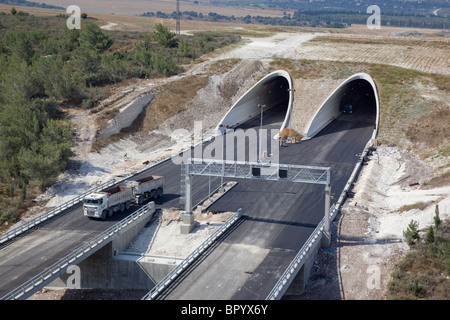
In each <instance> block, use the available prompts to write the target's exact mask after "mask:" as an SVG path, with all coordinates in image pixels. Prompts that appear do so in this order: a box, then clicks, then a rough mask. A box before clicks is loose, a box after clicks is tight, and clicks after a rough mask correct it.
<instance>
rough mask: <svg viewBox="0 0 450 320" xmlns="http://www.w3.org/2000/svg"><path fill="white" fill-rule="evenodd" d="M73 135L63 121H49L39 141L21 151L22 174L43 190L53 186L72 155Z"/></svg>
mask: <svg viewBox="0 0 450 320" xmlns="http://www.w3.org/2000/svg"><path fill="white" fill-rule="evenodd" d="M72 146H73V141H72V134H71V131H70V129H69V127H68V126H67V125H65V124H64V123H62V122H61V121H57V120H51V119H49V120H48V121H47V123H46V125H45V126H44V128H43V129H42V132H41V135H40V137H39V139H37V140H35V141H34V142H33V143H32V144H31V145H30V146H29V147H28V148H26V147H25V146H24V147H23V148H22V149H21V150H20V152H19V155H18V161H19V165H20V172H21V174H22V175H23V176H24V177H25V178H26V179H27V180H29V181H33V182H34V183H35V184H37V185H38V186H40V187H41V188H44V187H47V186H49V185H50V184H52V183H53V182H54V180H55V178H56V177H57V176H58V174H59V173H60V172H61V171H62V170H63V169H64V167H65V166H66V164H67V160H68V159H69V157H70V156H71V155H72V150H71V148H72Z"/></svg>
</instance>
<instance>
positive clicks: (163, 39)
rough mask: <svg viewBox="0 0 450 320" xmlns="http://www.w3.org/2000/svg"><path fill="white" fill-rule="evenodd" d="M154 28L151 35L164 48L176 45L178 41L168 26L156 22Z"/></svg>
mask: <svg viewBox="0 0 450 320" xmlns="http://www.w3.org/2000/svg"><path fill="white" fill-rule="evenodd" d="M155 29H156V30H155V31H154V32H153V34H152V36H153V39H155V40H156V42H158V44H159V45H161V46H163V47H165V48H172V47H175V46H176V45H177V42H178V41H177V39H175V36H176V34H175V33H174V32H171V31H170V30H169V28H167V27H165V26H163V25H162V24H161V23H158V24H157V25H156V26H155Z"/></svg>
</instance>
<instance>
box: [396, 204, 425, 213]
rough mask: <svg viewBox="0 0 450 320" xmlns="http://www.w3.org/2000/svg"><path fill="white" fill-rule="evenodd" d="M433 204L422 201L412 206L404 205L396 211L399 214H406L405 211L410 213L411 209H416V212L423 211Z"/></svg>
mask: <svg viewBox="0 0 450 320" xmlns="http://www.w3.org/2000/svg"><path fill="white" fill-rule="evenodd" d="M432 204H433V202H423V201H419V202H416V203H413V204H406V205H404V206H402V207H400V209H398V211H399V212H406V211H410V210H413V209H417V210H420V211H422V210H425V209H426V208H427V207H429V206H430V205H432Z"/></svg>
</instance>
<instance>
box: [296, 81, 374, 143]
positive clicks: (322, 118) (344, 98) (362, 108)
mask: <svg viewBox="0 0 450 320" xmlns="http://www.w3.org/2000/svg"><path fill="white" fill-rule="evenodd" d="M350 106H351V107H350ZM379 108H380V102H379V98H378V89H377V86H376V84H375V81H373V79H372V77H371V76H370V75H368V74H367V73H357V74H354V75H352V76H351V77H349V78H348V79H347V80H345V81H344V82H342V84H341V85H340V86H339V87H338V88H337V89H336V90H334V91H333V93H331V94H330V96H329V97H328V98H327V99H326V100H325V102H324V103H323V104H322V106H321V107H320V108H319V110H317V112H316V114H315V115H314V117H313V118H312V120H311V121H310V123H309V125H308V127H307V128H306V130H305V133H304V136H305V139H310V138H312V137H314V136H315V135H316V134H317V133H319V132H320V131H321V130H322V129H323V128H325V127H326V126H327V125H328V124H329V123H330V122H331V121H333V120H334V119H335V118H336V117H337V116H339V115H340V114H341V113H342V112H348V113H350V112H351V113H352V114H355V115H361V116H371V117H373V118H374V120H375V121H374V129H375V130H374V133H373V136H372V138H375V136H376V134H377V132H378V124H379V116H380V109H379Z"/></svg>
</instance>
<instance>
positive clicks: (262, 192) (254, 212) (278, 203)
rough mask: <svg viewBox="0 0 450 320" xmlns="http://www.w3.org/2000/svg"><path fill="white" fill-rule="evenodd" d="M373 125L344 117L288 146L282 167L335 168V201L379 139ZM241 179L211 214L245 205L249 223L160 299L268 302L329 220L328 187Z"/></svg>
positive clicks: (240, 224)
mask: <svg viewBox="0 0 450 320" xmlns="http://www.w3.org/2000/svg"><path fill="white" fill-rule="evenodd" d="M255 121H256V122H257V121H258V119H256V120H255ZM374 122H375V115H358V114H353V115H349V114H342V115H341V116H339V117H338V118H337V119H335V120H334V121H333V122H332V123H330V124H329V125H328V126H327V127H326V128H324V129H323V130H322V131H321V132H320V133H319V134H318V135H316V136H315V137H314V138H313V139H310V140H308V141H302V142H300V143H298V144H295V145H289V146H288V147H284V148H281V150H280V163H282V164H299V165H315V166H325V167H330V168H331V193H332V203H334V202H336V201H337V198H338V197H339V195H340V194H341V192H342V190H343V188H344V187H345V184H346V182H347V181H348V179H349V177H350V175H351V173H352V171H353V169H354V167H355V165H356V163H357V161H358V160H359V158H360V155H361V152H362V151H363V149H364V147H365V146H366V144H367V142H368V141H369V140H370V138H371V137H372V134H373V130H374ZM247 125H248V126H250V127H251V126H256V125H257V124H256V123H253V124H252V123H249V124H247ZM194 179H197V177H195V178H194ZM236 181H238V185H237V186H236V187H234V188H233V189H232V190H231V191H229V192H228V193H227V194H226V195H225V196H223V197H222V198H220V199H219V200H218V201H217V202H216V203H214V205H213V206H212V207H211V208H210V210H211V211H213V212H220V211H236V210H238V209H240V208H241V209H242V210H243V213H244V216H243V218H241V219H240V221H239V222H237V223H236V225H235V226H233V228H232V229H231V230H230V231H228V232H227V233H226V235H224V236H222V237H221V238H220V239H219V240H218V241H217V242H216V243H215V244H214V245H213V246H211V248H209V250H207V252H206V253H204V254H203V255H202V256H201V257H200V258H199V259H198V261H196V262H195V263H194V264H193V265H192V266H191V267H190V268H188V269H187V270H186V271H185V272H184V273H183V274H182V275H181V276H180V277H179V278H178V279H177V280H176V281H175V282H174V283H173V284H172V285H171V286H169V287H168V288H167V289H166V290H165V291H164V292H163V293H162V294H160V296H159V297H158V299H184V300H195V299H201V300H203V299H205V300H208V299H212V300H220V299H224V300H232V299H243V300H247V299H265V298H266V297H267V295H268V294H269V293H270V291H271V290H272V288H273V287H274V286H275V284H276V282H277V281H278V279H279V278H280V277H281V275H282V274H283V272H284V271H285V270H286V268H287V266H288V265H289V264H290V262H291V261H292V259H293V258H294V257H295V255H296V254H297V252H298V251H299V250H300V248H301V247H302V246H303V244H304V243H305V241H306V240H307V239H308V237H309V236H310V235H311V233H312V232H313V231H314V229H315V228H316V226H317V225H318V223H319V222H320V221H321V219H322V218H323V215H324V207H325V200H324V199H325V196H324V186H322V185H313V184H300V183H289V182H281V181H260V180H239V179H236Z"/></svg>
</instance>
